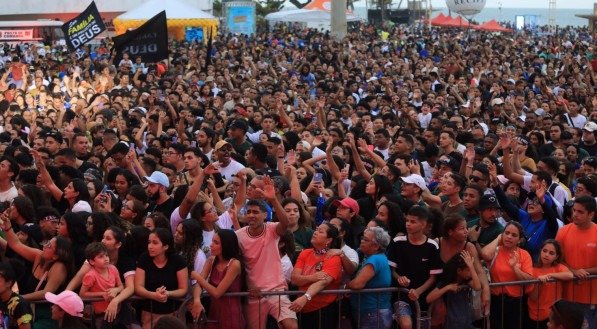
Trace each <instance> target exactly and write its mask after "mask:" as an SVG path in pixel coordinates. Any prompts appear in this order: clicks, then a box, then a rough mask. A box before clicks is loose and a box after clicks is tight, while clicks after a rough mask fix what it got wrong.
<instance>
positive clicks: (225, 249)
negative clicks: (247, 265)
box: [216, 229, 241, 260]
mask: <svg viewBox="0 0 597 329" xmlns="http://www.w3.org/2000/svg"><path fill="white" fill-rule="evenodd" d="M216 234H217V235H218V236H219V237H220V241H221V243H222V259H224V260H230V259H232V258H235V259H238V260H241V259H240V257H241V253H240V247H239V246H238V238H237V236H236V233H234V231H233V230H228V229H221V230H218V231H217V232H216Z"/></svg>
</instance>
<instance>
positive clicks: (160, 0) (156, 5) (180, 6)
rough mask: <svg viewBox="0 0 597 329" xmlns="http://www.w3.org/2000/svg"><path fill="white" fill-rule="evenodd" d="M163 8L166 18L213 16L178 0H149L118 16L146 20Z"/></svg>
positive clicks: (126, 18) (124, 18) (122, 18)
mask: <svg viewBox="0 0 597 329" xmlns="http://www.w3.org/2000/svg"><path fill="white" fill-rule="evenodd" d="M163 10H165V11H166V17H168V19H177V18H182V19H185V18H187V19H191V18H215V17H214V16H213V15H210V14H209V13H207V12H204V11H202V10H200V9H199V8H197V7H194V6H191V5H189V4H187V3H185V2H182V1H178V0H150V1H148V2H145V3H144V4H142V5H140V6H139V7H136V8H134V9H131V10H129V11H127V12H126V13H124V14H122V15H120V16H118V18H119V19H121V20H134V19H145V20H147V19H150V18H152V17H153V16H155V15H157V14H159V13H160V12H162V11H163Z"/></svg>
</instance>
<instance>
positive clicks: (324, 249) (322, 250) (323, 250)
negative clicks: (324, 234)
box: [313, 248, 330, 255]
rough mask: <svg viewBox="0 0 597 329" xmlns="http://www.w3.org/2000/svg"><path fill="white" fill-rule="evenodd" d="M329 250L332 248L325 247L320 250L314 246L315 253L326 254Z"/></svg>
mask: <svg viewBox="0 0 597 329" xmlns="http://www.w3.org/2000/svg"><path fill="white" fill-rule="evenodd" d="M328 251H330V248H323V249H319V250H317V249H315V248H313V253H315V255H325V254H327V252H328Z"/></svg>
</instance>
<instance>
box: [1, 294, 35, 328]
mask: <svg viewBox="0 0 597 329" xmlns="http://www.w3.org/2000/svg"><path fill="white" fill-rule="evenodd" d="M9 305H10V307H9ZM0 312H2V314H0V319H4V316H8V328H9V329H18V328H19V324H26V323H29V324H33V312H31V306H29V303H28V302H27V301H26V300H25V299H23V297H22V296H21V295H19V294H17V293H16V292H13V293H12V295H10V298H9V299H8V300H7V301H0Z"/></svg>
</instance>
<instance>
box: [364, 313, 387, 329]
mask: <svg viewBox="0 0 597 329" xmlns="http://www.w3.org/2000/svg"><path fill="white" fill-rule="evenodd" d="M356 321H357V323H358V325H359V327H358V328H359V329H390V328H392V310H391V309H383V310H377V311H376V312H369V313H361V314H360V319H356Z"/></svg>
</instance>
